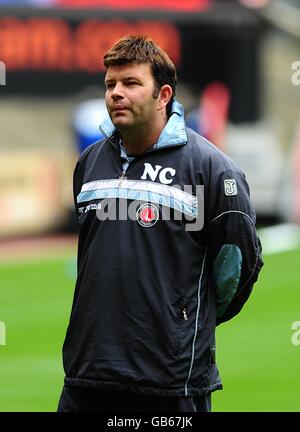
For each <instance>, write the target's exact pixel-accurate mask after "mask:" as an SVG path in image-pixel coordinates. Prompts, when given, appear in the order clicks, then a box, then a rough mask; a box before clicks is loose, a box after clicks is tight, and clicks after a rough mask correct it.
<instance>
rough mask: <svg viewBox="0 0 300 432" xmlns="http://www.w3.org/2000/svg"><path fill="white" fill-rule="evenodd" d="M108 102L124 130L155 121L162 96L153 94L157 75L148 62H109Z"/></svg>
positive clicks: (107, 76) (112, 113) (107, 80)
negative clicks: (118, 63) (159, 99)
mask: <svg viewBox="0 0 300 432" xmlns="http://www.w3.org/2000/svg"><path fill="white" fill-rule="evenodd" d="M105 85H106V95H105V99H106V106H107V110H108V113H109V115H110V118H111V120H112V122H113V124H114V126H115V127H116V129H118V130H119V131H120V132H122V130H123V131H124V130H128V129H132V128H136V127H140V126H143V125H144V126H148V127H149V125H151V124H152V123H153V122H155V119H156V116H158V115H159V110H158V106H159V105H158V98H157V99H155V98H154V97H153V93H154V88H155V85H154V78H153V75H152V72H151V68H150V65H149V64H147V63H142V64H138V63H129V64H125V65H119V66H109V67H108V69H107V73H106V76H105Z"/></svg>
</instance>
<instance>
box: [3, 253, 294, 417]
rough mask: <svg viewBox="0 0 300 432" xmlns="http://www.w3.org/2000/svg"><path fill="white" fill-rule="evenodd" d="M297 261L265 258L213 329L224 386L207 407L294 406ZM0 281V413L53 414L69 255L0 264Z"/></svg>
mask: <svg viewBox="0 0 300 432" xmlns="http://www.w3.org/2000/svg"><path fill="white" fill-rule="evenodd" d="M299 262H300V249H298V250H295V251H291V252H286V253H282V254H277V255H270V256H267V257H265V267H264V269H263V271H262V273H261V278H260V281H259V283H258V284H256V286H255V288H254V292H253V294H252V296H251V298H250V300H249V302H248V303H247V304H246V305H245V307H244V309H243V311H242V312H241V314H240V315H239V316H238V317H236V318H234V319H233V320H232V321H230V322H228V323H225V324H222V325H221V326H220V327H219V328H218V330H217V362H218V365H219V369H220V372H221V376H222V379H223V384H224V390H223V391H219V392H216V393H214V394H213V411H300V373H299V365H300V345H293V344H292V334H293V332H294V331H293V330H292V329H291V326H292V323H293V322H294V321H300V272H299ZM0 281H1V282H0V283H1V290H0V322H2V323H4V324H5V333H6V334H5V336H6V345H0V411H34V412H35V411H55V410H56V407H57V401H58V398H59V395H60V391H61V388H62V384H63V369H62V359H61V346H62V343H63V339H64V335H65V330H66V327H67V323H68V319H69V313H70V309H71V302H72V296H73V289H74V282H75V258H74V257H72V256H70V257H65V258H59V259H57V260H54V259H49V260H40V261H39V262H36V261H32V262H29V263H23V264H20V263H19V264H5V265H4V264H2V265H1V266H0ZM2 332H3V327H2ZM3 336H4V335H3V334H2V336H0V342H1V340H2V342H3ZM1 337H2V339H1Z"/></svg>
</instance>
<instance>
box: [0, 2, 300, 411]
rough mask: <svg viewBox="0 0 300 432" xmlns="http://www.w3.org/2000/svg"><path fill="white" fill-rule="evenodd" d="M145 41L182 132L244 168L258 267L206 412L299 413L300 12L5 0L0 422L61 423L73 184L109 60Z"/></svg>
mask: <svg viewBox="0 0 300 432" xmlns="http://www.w3.org/2000/svg"><path fill="white" fill-rule="evenodd" d="M128 33H146V34H149V35H150V36H151V37H152V38H153V39H154V40H156V41H157V42H158V43H159V44H160V45H161V46H162V47H163V48H164V49H165V50H166V51H167V52H168V53H169V55H170V56H171V58H172V59H173V61H174V62H175V63H176V65H177V68H178V76H179V88H178V99H179V100H180V101H181V102H182V103H183V104H184V107H185V110H186V114H187V119H188V122H189V125H190V126H191V127H193V128H195V129H196V130H198V131H199V132H200V133H202V134H203V135H205V136H206V137H208V138H209V139H210V140H211V141H212V142H213V143H214V144H215V145H217V146H218V147H220V148H221V149H223V151H225V152H226V153H227V154H229V155H230V156H231V157H232V158H233V159H234V160H236V162H237V163H238V164H239V165H240V166H241V167H242V168H243V169H244V171H245V173H246V176H247V178H248V181H249V183H250V186H251V191H252V200H253V203H254V205H255V208H256V211H257V214H258V226H259V229H260V234H261V239H262V242H263V246H264V259H265V263H266V265H265V267H264V269H263V272H262V275H261V278H260V281H259V283H258V284H257V285H256V286H255V289H254V292H253V295H252V296H251V299H250V300H249V302H248V303H247V305H246V306H245V308H244V310H243V312H242V313H241V314H240V315H239V316H238V317H236V318H235V319H234V320H232V322H229V323H227V324H224V325H222V326H220V328H219V329H218V331H217V357H218V358H217V361H218V364H219V368H220V371H221V375H222V377H223V382H224V391H223V392H217V393H215V394H214V396H213V410H214V411H300V374H299V362H300V334H299V330H298V329H299V327H300V270H299V262H300V234H299V232H300V231H299V223H300V1H296V0H294V1H292V0H290V1H283V0H274V1H267V0H240V1H213V0H185V1H179V0H177V1H174V0H160V1H157V0H144V1H143V2H141V1H137V0H126V1H125V0H124V1H119V0H106V1H105V0H87V1H81V0H60V1H59V0H31V1H30V0H27V1H25V0H23V1H22V0H18V1H17V0H15V1H8V0H0V62H1V63H0V411H34V412H35V411H55V410H56V406H57V401H58V398H59V395H60V391H61V388H62V384H63V369H62V359H61V347H62V343H63V339H64V335H65V331H66V327H67V323H68V319H69V313H70V308H71V302H72V296H73V289H74V283H75V277H76V239H77V234H76V224H75V220H74V213H73V209H72V207H73V203H72V200H73V198H72V189H71V188H72V172H73V168H74V165H75V162H76V160H77V158H78V155H79V154H80V152H81V151H82V149H83V148H84V147H85V146H87V145H90V144H91V143H92V142H93V141H94V140H95V139H97V138H98V137H99V136H100V132H99V131H98V124H99V122H100V120H101V116H102V115H103V113H104V106H103V97H104V86H103V65H102V63H101V58H102V55H103V53H104V52H105V51H106V50H107V49H108V48H109V47H110V46H111V45H112V43H113V42H114V41H115V40H117V39H118V38H119V37H121V36H123V35H124V34H128Z"/></svg>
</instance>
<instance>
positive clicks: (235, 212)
mask: <svg viewBox="0 0 300 432" xmlns="http://www.w3.org/2000/svg"><path fill="white" fill-rule="evenodd" d="M212 193H213V195H214V196H212ZM208 199H209V200H210V202H211V209H210V210H211V211H210V215H212V217H211V220H210V222H209V226H208V243H209V246H208V254H209V258H210V262H211V263H212V271H213V280H214V289H215V294H216V301H217V325H218V324H221V323H222V322H225V321H228V320H230V319H231V318H233V317H234V316H235V315H237V314H238V313H239V312H240V310H241V309H242V307H243V305H244V303H245V302H246V301H247V299H248V297H249V295H250V293H251V291H252V288H253V285H254V283H255V282H256V281H257V278H258V274H259V271H260V269H261V268H262V266H263V261H262V258H261V252H262V249H261V244H260V240H259V238H258V236H257V233H256V228H255V223H256V216H255V212H254V209H253V207H252V205H251V202H250V196H249V187H248V184H247V182H246V179H245V176H244V175H243V173H242V172H240V171H227V172H224V173H222V174H221V175H220V176H218V178H217V179H216V180H215V184H214V187H213V188H212V189H211V191H210V196H209V198H208Z"/></svg>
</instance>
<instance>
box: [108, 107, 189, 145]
mask: <svg viewBox="0 0 300 432" xmlns="http://www.w3.org/2000/svg"><path fill="white" fill-rule="evenodd" d="M100 130H101V131H102V132H103V133H104V135H106V137H107V138H111V137H112V136H113V135H114V134H116V132H117V130H116V128H115V127H114V125H113V123H112V121H111V119H110V117H109V116H108V117H107V118H105V119H104V121H103V122H102V123H101V125H100ZM186 143H187V132H186V126H185V121H184V109H183V106H182V105H181V104H180V103H179V102H178V101H176V100H174V101H173V104H172V110H171V115H170V117H169V120H168V122H167V124H166V126H165V127H164V129H163V130H162V132H161V134H160V136H159V138H158V141H157V143H156V145H155V146H154V147H153V148H152V150H158V149H161V148H165V147H171V146H176V145H182V144H186Z"/></svg>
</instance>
